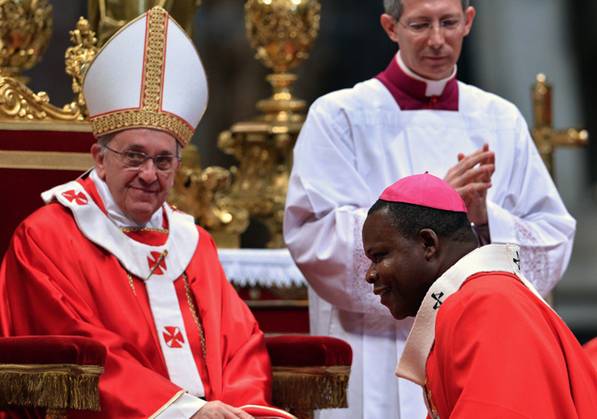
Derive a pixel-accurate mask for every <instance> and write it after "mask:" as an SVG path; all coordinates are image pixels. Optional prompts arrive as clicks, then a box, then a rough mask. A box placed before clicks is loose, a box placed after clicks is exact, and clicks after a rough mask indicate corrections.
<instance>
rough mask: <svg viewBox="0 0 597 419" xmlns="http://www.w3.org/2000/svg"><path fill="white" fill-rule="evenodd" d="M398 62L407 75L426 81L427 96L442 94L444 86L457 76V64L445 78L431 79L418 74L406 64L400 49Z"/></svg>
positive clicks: (397, 55)
mask: <svg viewBox="0 0 597 419" xmlns="http://www.w3.org/2000/svg"><path fill="white" fill-rule="evenodd" d="M396 62H397V63H398V66H399V67H400V68H401V69H402V71H404V73H405V74H406V75H408V76H409V77H411V78H413V79H415V80H419V81H422V82H423V83H425V84H426V85H427V88H426V89H425V96H441V94H442V93H443V92H444V88H445V87H446V84H448V82H449V81H450V80H451V79H453V78H454V77H455V76H456V70H457V68H456V66H454V71H452V74H450V75H449V76H448V77H446V78H445V79H442V80H429V79H426V78H424V77H421V76H419V75H418V74H416V73H415V72H414V71H412V70H411V69H410V68H408V67H407V66H406V64H404V61H403V60H402V55H401V54H400V51H398V53H397V54H396Z"/></svg>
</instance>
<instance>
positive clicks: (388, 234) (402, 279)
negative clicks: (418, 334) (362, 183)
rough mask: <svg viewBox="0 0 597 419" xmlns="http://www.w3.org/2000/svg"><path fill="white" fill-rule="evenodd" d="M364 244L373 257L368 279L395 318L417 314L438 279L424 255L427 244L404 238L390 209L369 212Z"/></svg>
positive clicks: (364, 229)
mask: <svg viewBox="0 0 597 419" xmlns="http://www.w3.org/2000/svg"><path fill="white" fill-rule="evenodd" d="M363 247H364V249H365V254H366V255H367V257H368V258H369V259H370V260H371V266H370V267H369V270H368V271H367V274H366V276H365V279H366V281H367V282H369V283H370V284H373V292H374V293H375V294H376V295H379V296H380V298H381V303H382V304H383V305H385V306H386V307H387V308H388V309H389V310H390V312H391V313H392V316H394V317H395V318H396V319H399V320H400V319H404V318H405V317H408V316H415V315H416V314H417V311H418V310H419V307H420V305H421V302H422V301H423V298H424V297H425V294H426V293H427V290H428V289H429V287H430V285H431V284H432V283H433V281H434V280H435V278H436V275H435V273H434V270H433V266H430V263H429V262H428V260H427V259H426V258H425V246H424V245H423V244H422V243H421V242H420V241H418V240H416V239H408V238H406V237H404V236H403V235H402V234H401V233H400V231H398V229H397V228H396V227H394V225H393V224H392V216H391V214H390V212H389V211H388V209H387V208H383V209H380V210H378V211H375V212H374V213H372V214H370V215H369V216H368V217H367V219H366V220H365V224H364V225H363Z"/></svg>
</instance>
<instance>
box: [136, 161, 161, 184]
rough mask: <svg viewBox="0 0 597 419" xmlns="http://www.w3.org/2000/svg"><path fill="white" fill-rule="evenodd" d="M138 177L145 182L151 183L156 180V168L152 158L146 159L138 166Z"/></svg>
mask: <svg viewBox="0 0 597 419" xmlns="http://www.w3.org/2000/svg"><path fill="white" fill-rule="evenodd" d="M139 178H140V179H141V180H143V181H144V182H146V183H153V182H155V181H156V180H157V178H158V173H157V168H156V167H155V163H154V162H153V160H152V159H147V160H146V161H144V162H143V164H142V165H141V166H139Z"/></svg>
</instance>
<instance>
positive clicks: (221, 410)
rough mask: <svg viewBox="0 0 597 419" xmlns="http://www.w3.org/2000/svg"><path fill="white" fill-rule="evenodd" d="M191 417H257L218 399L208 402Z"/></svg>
mask: <svg viewBox="0 0 597 419" xmlns="http://www.w3.org/2000/svg"><path fill="white" fill-rule="evenodd" d="M191 419H255V418H253V416H251V415H249V414H248V413H246V412H244V411H242V410H241V409H238V408H236V407H232V406H230V405H228V404H226V403H222V402H220V401H218V400H214V401H213V402H207V403H206V404H204V405H203V407H202V408H201V409H199V411H198V412H197V413H195V414H194V415H193V416H192V418H191Z"/></svg>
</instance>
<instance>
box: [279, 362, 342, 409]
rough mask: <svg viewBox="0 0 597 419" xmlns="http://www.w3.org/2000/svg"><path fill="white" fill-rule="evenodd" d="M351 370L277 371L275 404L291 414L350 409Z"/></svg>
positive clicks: (296, 368)
mask: <svg viewBox="0 0 597 419" xmlns="http://www.w3.org/2000/svg"><path fill="white" fill-rule="evenodd" d="M349 375H350V367H349V366H333V367H274V368H273V376H274V382H273V389H272V393H273V403H274V405H276V406H279V407H282V408H285V409H288V410H290V411H302V410H307V409H329V408H340V407H347V406H348V404H347V400H346V389H347V387H348V377H349Z"/></svg>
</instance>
